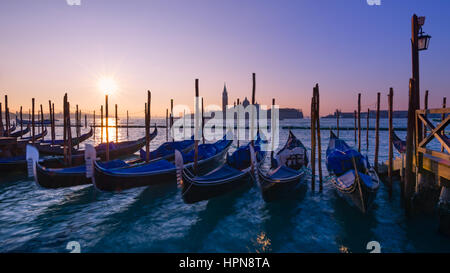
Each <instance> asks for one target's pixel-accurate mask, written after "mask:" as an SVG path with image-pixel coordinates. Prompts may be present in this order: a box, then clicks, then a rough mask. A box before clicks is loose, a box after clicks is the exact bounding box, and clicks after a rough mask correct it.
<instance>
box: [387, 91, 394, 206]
mask: <svg viewBox="0 0 450 273" xmlns="http://www.w3.org/2000/svg"><path fill="white" fill-rule="evenodd" d="M393 96H394V89H392V88H390V89H389V95H388V108H389V110H388V118H389V147H388V151H389V162H388V177H389V197H390V198H391V197H392V172H393V168H394V150H393V136H394V135H393V132H394V128H393V124H392V118H393V116H392V114H393Z"/></svg>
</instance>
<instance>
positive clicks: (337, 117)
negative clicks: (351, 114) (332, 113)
mask: <svg viewBox="0 0 450 273" xmlns="http://www.w3.org/2000/svg"><path fill="white" fill-rule="evenodd" d="M340 115H341V113H340V112H339V110H338V109H336V129H337V137H339V116H340Z"/></svg>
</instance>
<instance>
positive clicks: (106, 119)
mask: <svg viewBox="0 0 450 273" xmlns="http://www.w3.org/2000/svg"><path fill="white" fill-rule="evenodd" d="M105 122H106V161H109V126H108V125H109V122H108V95H105Z"/></svg>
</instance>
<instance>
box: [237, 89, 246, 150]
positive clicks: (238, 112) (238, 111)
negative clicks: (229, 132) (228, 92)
mask: <svg viewBox="0 0 450 273" xmlns="http://www.w3.org/2000/svg"><path fill="white" fill-rule="evenodd" d="M236 105H237V106H238V108H237V120H236V121H237V122H236V123H237V124H236V136H237V147H238V148H239V114H240V110H239V105H240V103H239V98H238V99H237V102H236ZM244 120H245V119H244ZM244 123H245V122H244ZM244 125H245V124H244Z"/></svg>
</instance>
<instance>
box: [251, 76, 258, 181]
mask: <svg viewBox="0 0 450 273" xmlns="http://www.w3.org/2000/svg"><path fill="white" fill-rule="evenodd" d="M252 81H253V87H252V105H253V106H254V105H255V100H256V74H255V73H253V74H252ZM253 111H254V107H252V116H253V118H252V120H251V131H250V132H251V140H252V145H253V144H254V138H255V133H254V128H255V124H254V123H253V122H254V119H255V118H254V117H255V115H254V113H253ZM258 124H259V122H258V120H257V121H256V126H257V127H258V128H259V126H258ZM252 173H253V171H252Z"/></svg>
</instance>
